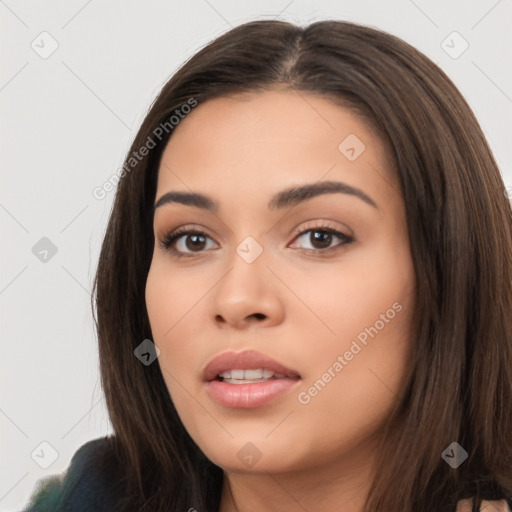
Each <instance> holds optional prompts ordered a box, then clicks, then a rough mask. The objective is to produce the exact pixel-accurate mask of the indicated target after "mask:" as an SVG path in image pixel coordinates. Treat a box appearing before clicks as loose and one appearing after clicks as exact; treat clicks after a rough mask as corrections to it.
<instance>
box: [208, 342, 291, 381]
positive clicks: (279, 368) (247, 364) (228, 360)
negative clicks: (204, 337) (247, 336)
mask: <svg viewBox="0 0 512 512" xmlns="http://www.w3.org/2000/svg"><path fill="white" fill-rule="evenodd" d="M256 369H262V370H270V371H273V372H274V373H277V374H282V375H284V376H285V377H286V378H290V379H300V374H299V373H298V372H297V371H295V370H292V369H290V368H287V367H286V366H284V365H282V364H281V363H279V362H277V361H276V360H275V359H272V358H271V357H269V356H266V355H265V354H262V353H260V352H257V351H255V350H245V351H243V352H238V353H237V352H224V353H223V354H220V355H219V356H217V357H215V358H214V359H213V360H212V361H210V362H209V363H208V365H207V366H206V368H205V369H204V371H203V379H204V380H205V381H208V382H210V381H212V380H216V379H217V378H218V376H219V374H220V373H222V372H227V371H230V370H256Z"/></svg>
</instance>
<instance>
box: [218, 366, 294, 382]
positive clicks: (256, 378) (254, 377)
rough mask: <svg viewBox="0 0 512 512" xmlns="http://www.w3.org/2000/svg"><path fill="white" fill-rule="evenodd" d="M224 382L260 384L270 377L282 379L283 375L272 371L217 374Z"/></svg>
mask: <svg viewBox="0 0 512 512" xmlns="http://www.w3.org/2000/svg"><path fill="white" fill-rule="evenodd" d="M219 376H220V377H222V378H223V379H224V381H225V382H226V381H229V383H230V384H238V382H235V381H242V382H241V383H248V382H249V381H251V382H261V381H264V380H267V379H270V378H272V377H275V378H276V379H284V378H285V375H283V374H282V373H275V372H273V371H272V370H263V369H261V368H258V369H250V370H228V371H225V372H221V373H220V374H219Z"/></svg>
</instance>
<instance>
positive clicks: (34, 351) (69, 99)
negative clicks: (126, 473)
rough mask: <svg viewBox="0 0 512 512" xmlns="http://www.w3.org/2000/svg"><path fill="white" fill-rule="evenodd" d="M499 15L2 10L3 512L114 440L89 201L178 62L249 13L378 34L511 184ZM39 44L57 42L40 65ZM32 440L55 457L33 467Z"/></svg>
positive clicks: (507, 55)
mask: <svg viewBox="0 0 512 512" xmlns="http://www.w3.org/2000/svg"><path fill="white" fill-rule="evenodd" d="M511 14H512V2H511V1H510V0H499V1H498V0H472V1H467V0H464V1H462V0H460V1H451V2H447V1H446V0H436V1H433V0H415V1H412V0H393V1H381V0H372V1H368V0H367V1H364V2H363V1H357V0H353V1H349V0H341V1H326V0H324V1H313V0H310V1H300V0H295V1H293V0H292V1H290V0H282V1H274V2H271V1H269V0H265V1H258V2H256V1H247V2H236V1H235V0H231V1H230V0H192V1H189V2H170V1H169V2H164V1H156V0H152V1H144V2H143V1H139V2H135V1H133V0H132V1H126V0H123V1H121V0H117V1H113V0H109V1H106V0H105V1H103V2H99V1H98V0H88V1H87V0H72V1H70V0H68V1H66V2H64V1H46V2H40V1H35V0H31V1H23V2H22V1H21V0H5V1H4V0H0V15H1V23H2V25H1V30H0V37H1V48H2V50H3V55H2V57H3V60H2V68H1V76H0V99H1V109H2V110H1V114H2V121H3V122H2V128H3V132H2V148H1V158H2V167H1V169H2V187H1V189H0V191H1V192H0V221H1V223H2V235H3V236H2V245H1V247H2V251H1V257H2V273H1V275H0V300H1V308H2V322H1V334H2V354H1V358H0V360H1V378H2V388H1V389H2V402H1V407H0V425H1V433H2V435H1V461H2V463H1V466H0V510H2V511H12V510H20V509H21V508H22V506H23V505H25V504H26V502H27V500H28V497H29V495H31V494H32V491H33V489H34V485H35V483H36V481H37V480H39V479H40V478H43V477H45V476H47V475H51V474H56V473H60V472H63V471H65V470H66V468H67V467H68V464H69V462H70V460H71V457H72V455H73V454H74V452H75V451H76V450H77V449H78V448H79V447H80V446H81V445H82V444H83V443H85V442H86V441H88V440H90V439H94V438H97V437H100V436H103V435H106V434H108V433H110V432H111V425H110V422H109V420H108V417H107V414H106V409H105V407H104V402H103V396H102V391H101V387H100V382H99V374H98V352H97V347H96V338H95V333H94V330H93V321H92V316H91V311H90V306H89V304H90V290H91V284H92V279H93V275H94V271H95V269H96V265H97V259H98V256H99V250H100V245H101V241H102V237H103V234H104V230H105V227H106V223H107V219H108V214H109V212H110V208H111V205H112V200H113V197H114V192H110V193H109V194H108V195H107V197H106V198H105V199H103V200H97V199H95V198H94V197H93V195H92V190H93V189H94V188H95V187H97V186H101V185H102V184H103V183H104V182H105V181H106V180H107V179H108V178H109V177H110V176H112V174H114V173H115V172H116V171H117V170H118V169H119V168H120V167H121V165H122V161H123V158H124V156H125V154H126V152H127V151H128V149H129V145H130V143H131V141H132V139H133V137H134V135H135V132H136V130H137V128H138V126H139V125H140V122H141V121H142V119H143V117H144V115H145V113H146V112H147V109H148V107H149V105H150V103H151V102H152V100H153V99H154V97H155V95H156V94H157V93H158V91H159V90H160V88H161V86H162V85H163V84H164V83H165V81H166V80H167V79H168V78H169V77H170V76H171V75H172V74H173V73H174V72H175V71H176V70H177V68H178V67H179V66H180V65H181V64H182V63H183V62H184V61H185V60H186V59H187V58H188V57H189V56H191V55H192V54H193V53H195V52H196V51H197V50H198V49H199V48H201V47H202V46H203V45H204V44H206V43H207V42H208V41H210V40H211V39H213V38H214V37H216V36H218V35H220V34H221V33H224V32H225V31H227V30H228V29H229V28H231V27H234V26H236V25H239V24H241V23H243V22H246V21H250V20H253V19H263V18H276V17H278V18H281V19H284V20H289V21H292V22H297V23H301V24H304V23H309V22H312V21H318V20H321V19H324V18H337V19H343V20H352V21H356V22H360V23H363V24H366V25H371V26H374V27H377V28H381V29H383V30H386V31H388V32H391V33H393V34H395V35H397V36H399V37H401V38H403V39H404V40H405V41H407V42H409V43H411V44H412V45H413V46H415V47H416V48H418V49H419V50H421V51H423V52H424V53H425V54H426V55H427V56H428V57H430V58H431V59H432V60H433V61H434V62H436V63H437V64H438V65H439V66H440V67H441V68H442V69H443V70H445V71H446V72H447V74H448V75H449V76H450V77H451V78H452V80H453V81H454V82H455V84H456V85H457V86H458V87H459V89H460V90H461V92H462V93H463V95H464V96H465V97H466V99H467V100H468V102H469V104H470V105H471V106H472V108H473V110H474V112H475V114H476V116H477V118H478V119H479V121H480V123H481V126H482V128H483V130H484V132H485V134H486V136H487V138H488V141H489V143H490V145H491V148H492V150H493V152H494V155H495V157H496V159H497V161H498V164H499V165H500V168H501V170H502V173H503V176H504V180H505V184H506V186H507V187H508V186H510V185H512V173H511V163H512V150H511V146H512V144H511V142H512V141H511V125H512V99H511V98H512V66H511V64H510V63H511V62H512V58H511V57H512V31H511V30H510V26H511V21H512V20H511V18H512V16H511ZM44 31H46V32H48V33H49V34H50V35H51V37H50V36H40V34H41V33H42V32H44ZM453 31H457V32H458V33H459V34H460V36H462V38H463V39H464V40H466V41H467V43H468V44H469V47H468V49H467V50H466V51H465V52H464V53H462V54H461V55H460V56H458V58H453V57H454V55H455V54H457V53H458V52H460V50H461V49H462V48H463V46H461V45H463V44H464V42H463V40H462V39H460V38H458V36H455V38H453V37H451V38H448V39H446V38H447V36H449V34H451V33H452V32H453ZM51 38H53V39H54V40H55V41H56V42H57V43H58V48H57V50H56V51H55V52H54V53H53V54H52V55H50V56H49V57H47V58H43V57H42V56H41V53H43V54H44V52H48V51H49V50H50V49H51V44H52V40H51ZM443 41H445V43H442V42H443ZM31 45H33V46H35V47H36V48H37V51H35V49H33V48H32V46H31ZM442 45H444V49H443V46H442ZM447 45H448V47H447ZM449 47H451V49H450V48H449ZM445 49H446V50H448V51H449V52H451V53H452V55H451V56H450V55H449V54H448V53H447V52H446V51H445ZM43 56H45V55H43ZM43 237H47V238H49V239H50V240H51V242H52V243H53V244H54V245H55V246H56V247H57V253H56V254H55V255H54V256H53V257H51V258H50V257H48V261H47V262H42V261H40V259H38V258H37V257H36V256H35V255H34V254H33V252H32V248H33V247H34V245H35V244H36V243H37V242H38V241H39V240H40V239H41V238H43ZM42 442H47V443H49V444H50V445H51V446H52V447H53V448H54V449H55V450H56V451H57V452H58V457H57V458H56V460H55V461H54V462H53V463H52V464H51V465H50V466H48V467H47V468H46V469H44V468H42V467H41V466H40V464H41V463H42V464H43V465H44V463H45V462H46V464H48V463H49V462H51V460H52V459H51V454H52V452H51V449H49V448H48V447H47V446H46V445H42V446H41V443H42ZM34 450H35V454H34V455H33V457H32V455H31V454H33V453H34ZM37 454H39V457H38V456H37Z"/></svg>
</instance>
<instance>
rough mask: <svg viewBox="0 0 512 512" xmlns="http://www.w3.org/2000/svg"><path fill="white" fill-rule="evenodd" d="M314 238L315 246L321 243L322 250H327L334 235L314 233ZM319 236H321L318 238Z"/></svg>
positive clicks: (322, 232) (320, 232) (321, 232)
mask: <svg viewBox="0 0 512 512" xmlns="http://www.w3.org/2000/svg"><path fill="white" fill-rule="evenodd" d="M311 234H312V236H313V239H314V240H313V241H312V243H313V246H315V243H318V242H320V246H321V247H320V248H321V249H322V248H326V247H329V245H331V237H332V233H326V232H324V231H313V232H312V233H311ZM317 235H319V236H317Z"/></svg>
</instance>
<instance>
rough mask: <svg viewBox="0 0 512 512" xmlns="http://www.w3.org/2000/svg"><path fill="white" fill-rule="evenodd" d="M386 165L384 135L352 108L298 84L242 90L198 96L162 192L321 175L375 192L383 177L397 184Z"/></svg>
mask: <svg viewBox="0 0 512 512" xmlns="http://www.w3.org/2000/svg"><path fill="white" fill-rule="evenodd" d="M389 167H390V165H389V155H388V154H387V152H386V148H385V145H384V143H383V141H382V140H381V139H380V137H379V136H378V135H377V134H376V133H375V132H374V131H373V130H372V128H371V127H370V126H369V125H368V124H367V123H366V122H365V121H364V120H363V119H361V118H360V117H359V116H358V115H357V114H356V113H355V112H354V111H353V110H350V109H348V108H346V107H341V106H339V105H337V104H335V103H333V102H332V101H330V100H329V99H327V98H325V97H321V96H319V95H315V94H312V93H304V92H296V91H294V90H286V91H265V92H256V93H245V94H241V95H236V96H231V97H222V98H216V99H213V100H209V101H206V102H204V103H203V104H199V105H198V106H197V107H195V109H194V110H193V111H192V112H191V113H190V114H188V115H187V116H186V117H185V118H184V119H183V120H181V121H180V123H179V125H178V126H177V127H176V128H175V129H174V131H173V134H172V136H171V138H170V140H169V142H168V144H167V146H166V148H165V150H164V154H163V156H162V159H161V164H160V169H159V176H158V189H157V197H158V196H159V195H160V194H162V193H164V192H166V191H168V190H170V189H172V190H188V191H190V189H193V190H197V191H203V192H208V191H209V190H212V189H215V190H216V191H218V192H222V191H224V193H225V194H226V197H231V198H233V197H237V196H242V195H244V194H247V195H255V194H256V193H257V194H260V193H266V194H268V195H270V194H272V192H273V191H275V190H276V189H277V188H284V187H286V186H289V185H291V184H300V183H301V182H312V181H319V180H324V179H325V180H339V181H343V182H346V183H348V184H349V185H353V186H356V187H361V188H364V189H365V190H366V191H368V194H369V195H372V194H373V195H374V196H375V195H377V196H378V195H382V193H385V192H386V190H385V189H384V188H383V187H382V185H383V182H385V183H387V185H388V186H391V188H395V191H396V187H395V186H394V184H393V183H392V181H393V176H392V173H391V172H390V169H389ZM385 183H384V184H385ZM379 189H380V190H379Z"/></svg>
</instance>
